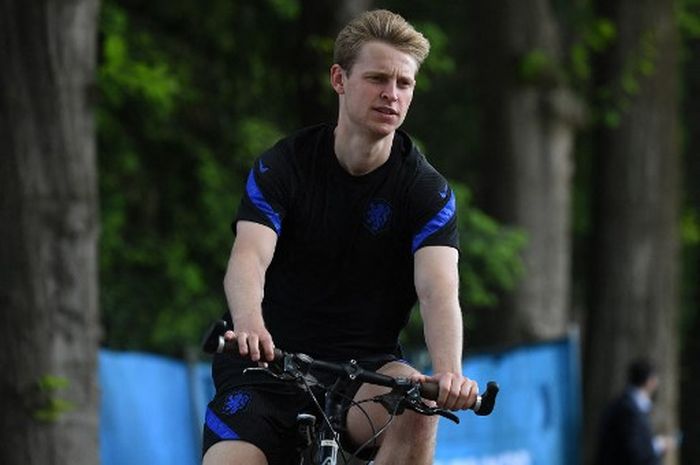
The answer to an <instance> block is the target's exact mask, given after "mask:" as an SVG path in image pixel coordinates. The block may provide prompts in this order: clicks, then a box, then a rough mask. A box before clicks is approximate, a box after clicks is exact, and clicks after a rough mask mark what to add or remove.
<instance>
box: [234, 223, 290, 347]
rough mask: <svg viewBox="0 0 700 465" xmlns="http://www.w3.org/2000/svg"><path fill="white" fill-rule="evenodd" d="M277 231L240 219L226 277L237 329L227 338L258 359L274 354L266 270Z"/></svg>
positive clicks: (270, 259) (275, 241)
mask: <svg viewBox="0 0 700 465" xmlns="http://www.w3.org/2000/svg"><path fill="white" fill-rule="evenodd" d="M276 244H277V234H276V233H275V231H273V230H272V229H270V228H268V227H267V226H263V225H261V224H258V223H253V222H250V221H239V222H238V223H236V239H235V240H234V242H233V248H232V249H231V256H230V258H229V261H228V267H227V269H226V276H225V277H224V291H225V293H226V301H227V302H228V308H229V311H230V312H231V318H232V319H233V328H234V331H233V332H230V331H229V332H228V333H227V334H226V338H227V339H235V340H236V341H237V342H238V349H239V352H240V353H241V355H248V354H249V355H250V359H251V360H253V361H258V360H260V358H261V350H262V354H263V358H265V359H266V360H268V361H271V360H272V359H273V358H274V343H273V341H272V336H271V335H270V333H269V332H268V331H267V328H266V327H265V322H264V321H263V316H262V299H263V292H264V289H265V272H266V271H267V267H268V266H269V265H270V262H271V261H272V256H273V254H274V252H275V246H276Z"/></svg>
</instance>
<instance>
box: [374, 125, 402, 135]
mask: <svg viewBox="0 0 700 465" xmlns="http://www.w3.org/2000/svg"><path fill="white" fill-rule="evenodd" d="M398 128H399V127H398V126H396V125H393V124H374V125H371V126H369V127H368V130H369V132H370V133H371V134H373V135H374V136H376V137H378V138H380V139H381V138H384V137H387V136H391V135H392V134H394V132H396V130H397V129H398Z"/></svg>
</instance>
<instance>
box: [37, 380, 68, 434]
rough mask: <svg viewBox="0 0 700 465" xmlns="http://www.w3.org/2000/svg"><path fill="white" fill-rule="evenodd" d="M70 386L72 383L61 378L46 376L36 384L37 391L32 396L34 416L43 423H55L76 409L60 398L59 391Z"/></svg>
mask: <svg viewBox="0 0 700 465" xmlns="http://www.w3.org/2000/svg"><path fill="white" fill-rule="evenodd" d="M69 386H70V382H69V381H68V380H67V379H66V378H63V377H61V376H54V375H45V376H43V377H41V378H40V379H39V380H38V381H37V384H36V391H35V392H34V393H33V394H32V399H31V402H32V404H33V405H34V407H33V409H32V416H33V417H34V419H35V420H37V421H40V422H42V423H54V422H56V421H58V420H59V419H60V418H61V416H63V415H64V414H65V413H68V412H70V411H72V410H73V409H75V405H73V403H72V402H69V401H67V400H65V399H62V398H60V397H58V393H59V391H62V390H65V389H67V388H68V387H69Z"/></svg>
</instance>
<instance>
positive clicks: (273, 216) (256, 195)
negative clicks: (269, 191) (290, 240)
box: [245, 170, 282, 236]
mask: <svg viewBox="0 0 700 465" xmlns="http://www.w3.org/2000/svg"><path fill="white" fill-rule="evenodd" d="M245 189H246V192H247V193H248V197H250V200H251V201H252V202H253V205H255V206H256V207H257V208H258V210H260V211H261V212H263V213H264V214H265V216H267V218H268V219H269V220H270V222H271V223H272V225H273V226H274V228H275V232H276V233H277V235H278V236H279V235H280V233H281V232H282V220H281V219H280V215H279V213H277V212H276V211H275V210H274V209H273V208H272V205H270V204H269V203H268V202H267V200H265V196H263V194H262V192H261V191H260V187H258V183H257V182H255V174H254V173H253V170H250V174H249V175H248V182H247V183H246V188H245Z"/></svg>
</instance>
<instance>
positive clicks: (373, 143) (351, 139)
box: [334, 125, 394, 176]
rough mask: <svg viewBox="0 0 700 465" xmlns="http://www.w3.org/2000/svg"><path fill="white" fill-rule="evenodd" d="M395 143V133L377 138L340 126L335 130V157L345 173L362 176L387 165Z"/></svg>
mask: <svg viewBox="0 0 700 465" xmlns="http://www.w3.org/2000/svg"><path fill="white" fill-rule="evenodd" d="M393 141H394V133H391V134H389V135H387V136H384V137H381V138H377V137H372V136H371V135H369V134H363V133H358V132H354V131H350V130H347V128H344V127H343V126H341V125H338V126H337V127H336V128H335V144H334V149H335V156H336V158H337V159H338V163H340V166H342V167H343V169H345V171H347V172H348V173H350V174H351V175H353V176H362V175H363V174H367V173H369V172H371V171H374V170H375V169H377V168H379V167H380V166H382V165H383V164H384V163H386V161H387V160H388V159H389V156H390V155H391V146H392V143H393Z"/></svg>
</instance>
